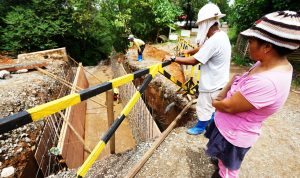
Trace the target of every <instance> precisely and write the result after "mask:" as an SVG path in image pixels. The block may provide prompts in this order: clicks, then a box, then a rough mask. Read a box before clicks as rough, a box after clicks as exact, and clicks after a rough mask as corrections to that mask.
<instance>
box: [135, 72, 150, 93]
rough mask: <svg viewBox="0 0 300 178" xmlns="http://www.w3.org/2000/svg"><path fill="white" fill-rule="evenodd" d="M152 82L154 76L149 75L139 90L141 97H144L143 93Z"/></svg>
mask: <svg viewBox="0 0 300 178" xmlns="http://www.w3.org/2000/svg"><path fill="white" fill-rule="evenodd" d="M151 80H152V75H151V74H149V75H148V76H147V77H146V79H145V80H144V82H143V84H142V86H141V87H140V88H139V89H138V91H139V92H140V93H141V95H142V93H143V92H144V91H145V90H146V88H147V86H148V84H149V83H150V82H151Z"/></svg>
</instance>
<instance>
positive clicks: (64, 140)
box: [57, 64, 89, 168]
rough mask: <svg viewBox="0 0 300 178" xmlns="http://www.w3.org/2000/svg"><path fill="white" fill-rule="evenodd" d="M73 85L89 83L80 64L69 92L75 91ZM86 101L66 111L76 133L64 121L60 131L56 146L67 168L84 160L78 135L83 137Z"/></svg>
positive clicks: (85, 86) (81, 86)
mask: <svg viewBox="0 0 300 178" xmlns="http://www.w3.org/2000/svg"><path fill="white" fill-rule="evenodd" d="M75 86H78V87H80V88H83V89H84V88H88V86H89V84H88V81H87V78H86V76H85V74H84V71H83V68H82V64H80V65H79V67H78V68H77V72H76V77H75V79H74V82H73V86H72V88H73V89H72V91H71V93H74V92H75V88H76V87H75ZM86 106H87V103H86V101H83V102H81V103H78V104H77V105H75V106H72V107H70V108H68V109H67V111H66V119H67V120H68V122H69V123H70V124H71V125H72V126H73V127H74V129H75V130H76V132H77V133H78V134H75V133H74V132H73V131H72V130H71V129H70V128H69V127H68V126H67V123H66V122H64V124H63V129H62V131H61V135H60V139H59V144H58V146H57V147H59V148H60V150H61V156H62V157H63V159H64V160H65V161H66V164H67V166H68V168H77V167H79V166H81V165H82V164H83V162H84V144H83V143H81V142H80V139H78V136H80V137H81V138H84V130H85V118H86Z"/></svg>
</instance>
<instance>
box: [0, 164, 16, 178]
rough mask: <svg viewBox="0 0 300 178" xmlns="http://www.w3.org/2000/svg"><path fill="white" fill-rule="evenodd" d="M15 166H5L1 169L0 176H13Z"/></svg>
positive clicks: (5, 177) (7, 177) (4, 177)
mask: <svg viewBox="0 0 300 178" xmlns="http://www.w3.org/2000/svg"><path fill="white" fill-rule="evenodd" d="M15 171H16V170H15V168H14V167H12V166H10V167H6V168H4V169H3V170H2V172H1V177H2V178H9V177H13V176H14V175H15Z"/></svg>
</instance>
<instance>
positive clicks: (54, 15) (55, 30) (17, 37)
mask: <svg viewBox="0 0 300 178" xmlns="http://www.w3.org/2000/svg"><path fill="white" fill-rule="evenodd" d="M63 3H64V1H62V0H61V1H60V0H48V1H42V0H32V2H31V3H25V4H14V5H15V6H12V7H10V9H11V10H10V11H8V12H7V14H6V15H5V16H4V18H3V24H2V25H3V28H2V30H1V39H2V45H1V48H2V49H4V50H8V51H12V52H15V53H19V52H20V51H33V50H43V49H49V48H54V47H57V46H58V43H57V42H56V41H55V38H56V36H61V35H63V34H64V33H65V32H66V31H67V30H68V28H70V24H68V23H67V21H68V20H67V19H68V16H66V10H65V9H64V8H63V6H62V5H63Z"/></svg>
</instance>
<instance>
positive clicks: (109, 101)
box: [106, 90, 116, 154]
mask: <svg viewBox="0 0 300 178" xmlns="http://www.w3.org/2000/svg"><path fill="white" fill-rule="evenodd" d="M106 105H107V125H108V128H110V126H111V125H112V123H113V122H114V93H113V91H112V90H109V91H107V92H106ZM109 147H110V153H111V154H115V148H116V146H115V134H113V136H112V137H111V138H110V140H109Z"/></svg>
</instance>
